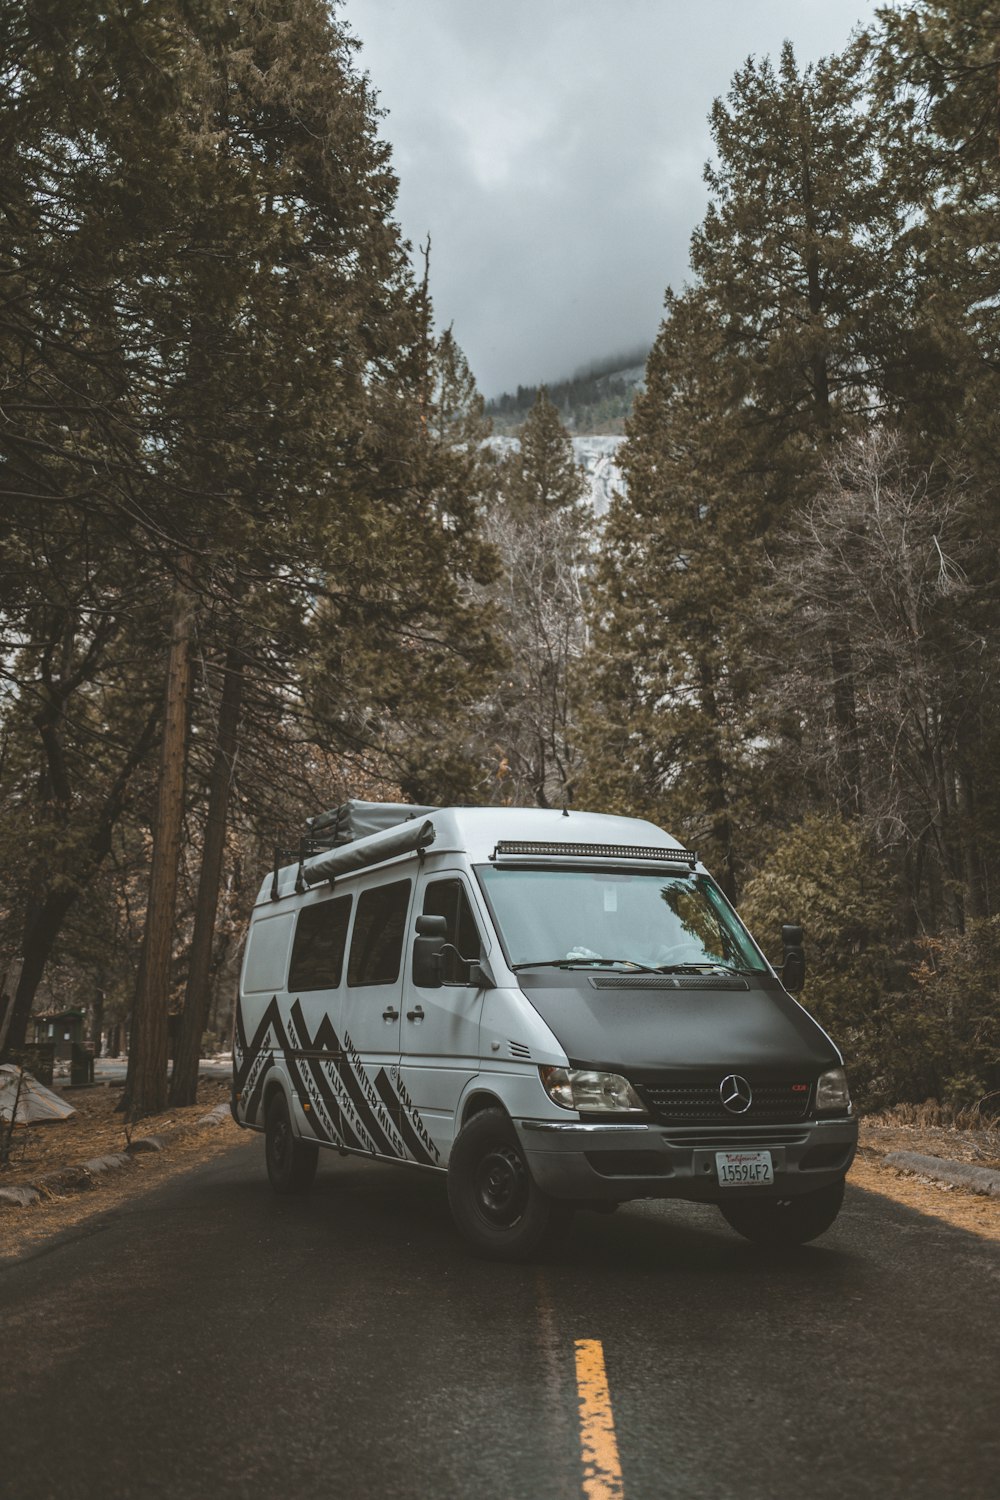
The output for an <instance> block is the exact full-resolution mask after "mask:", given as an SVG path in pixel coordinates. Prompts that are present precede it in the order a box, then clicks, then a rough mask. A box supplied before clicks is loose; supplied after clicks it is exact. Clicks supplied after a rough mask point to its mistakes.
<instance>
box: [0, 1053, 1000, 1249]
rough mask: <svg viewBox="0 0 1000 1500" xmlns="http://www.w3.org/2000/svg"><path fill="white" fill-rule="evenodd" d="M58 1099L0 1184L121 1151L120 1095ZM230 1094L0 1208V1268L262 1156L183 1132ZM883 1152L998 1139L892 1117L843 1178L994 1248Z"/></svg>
mask: <svg viewBox="0 0 1000 1500" xmlns="http://www.w3.org/2000/svg"><path fill="white" fill-rule="evenodd" d="M61 1092H62V1093H63V1095H64V1097H65V1098H66V1099H67V1100H68V1101H69V1102H70V1103H71V1104H73V1105H74V1106H75V1108H76V1114H75V1115H73V1116H71V1118H70V1119H69V1120H66V1121H64V1122H62V1123H58V1124H51V1125H40V1126H37V1127H35V1128H33V1129H30V1130H22V1129H18V1130H17V1131H15V1137H14V1150H13V1155H12V1159H11V1161H10V1163H9V1164H8V1166H7V1167H6V1168H4V1169H0V1187H12V1186H15V1185H18V1184H24V1183H31V1182H34V1181H36V1180H37V1179H38V1178H39V1177H40V1176H43V1175H44V1174H46V1173H49V1172H54V1171H58V1170H59V1169H60V1168H61V1167H68V1166H75V1165H77V1164H79V1163H80V1162H85V1161H89V1160H90V1159H91V1158H93V1157H96V1156H107V1155H110V1154H113V1153H116V1152H120V1151H124V1150H125V1147H126V1145H127V1144H128V1132H127V1131H126V1127H125V1122H124V1120H123V1118H122V1116H121V1115H120V1114H116V1113H115V1106H116V1104H117V1103H118V1101H119V1099H120V1097H121V1090H120V1089H115V1088H109V1087H107V1086H100V1085H99V1086H97V1087H95V1088H88V1089H64V1090H62V1091H61ZM228 1097H229V1084H228V1081H227V1080H225V1079H202V1081H201V1082H200V1084H199V1086H198V1102H197V1104H194V1105H191V1106H190V1107H189V1108H187V1109H171V1110H168V1111H167V1112H166V1113H165V1114H162V1115H157V1116H154V1117H152V1118H150V1119H147V1120H144V1121H143V1122H142V1123H141V1125H140V1126H139V1127H136V1128H135V1129H134V1130H133V1132H132V1134H134V1135H153V1134H155V1135H163V1136H165V1137H166V1138H167V1144H166V1147H165V1149H164V1150H163V1151H159V1152H142V1153H139V1154H137V1155H136V1156H135V1157H134V1165H132V1166H129V1167H127V1168H125V1169H124V1170H122V1171H120V1172H114V1173H111V1174H109V1175H108V1176H106V1177H101V1178H99V1179H97V1180H96V1181H95V1183H94V1186H93V1188H92V1189H91V1190H90V1191H87V1192H83V1193H74V1194H71V1195H66V1196H55V1195H54V1196H49V1197H47V1198H45V1199H44V1200H43V1201H42V1202H40V1203H35V1204H31V1205H29V1206H28V1207H26V1208H13V1207H6V1206H0V1261H3V1260H10V1259H12V1258H14V1257H15V1256H17V1255H20V1254H22V1253H24V1252H25V1251H29V1252H30V1251H31V1250H32V1249H34V1248H37V1247H38V1246H39V1245H41V1244H42V1243H43V1242H44V1240H46V1239H47V1238H49V1237H50V1236H51V1235H54V1234H57V1233H59V1232H60V1231H62V1230H65V1229H70V1228H73V1227H74V1226H76V1225H79V1224H81V1223H83V1222H85V1221H86V1220H87V1219H89V1218H91V1217H93V1216H94V1215H96V1214H98V1213H103V1212H104V1211H105V1210H107V1209H109V1208H113V1207H114V1206H115V1205H116V1204H118V1203H121V1202H123V1201H124V1200H125V1199H127V1198H130V1197H133V1196H135V1195H136V1194H138V1193H143V1192H148V1191H149V1189H150V1188H152V1187H155V1186H157V1185H158V1184H159V1183H160V1182H163V1181H165V1180H166V1179H167V1178H168V1177H173V1176H175V1175H177V1174H178V1173H179V1172H184V1171H187V1170H188V1169H189V1168H190V1167H192V1166H195V1165H197V1164H198V1163H200V1162H202V1161H206V1160H208V1159H209V1158H210V1157H212V1156H215V1155H217V1154H218V1153H219V1152H221V1151H225V1150H227V1149H228V1148H229V1147H231V1146H233V1145H240V1144H241V1145H242V1146H244V1147H245V1148H246V1149H247V1150H250V1151H256V1153H257V1154H258V1155H261V1143H260V1138H259V1136H257V1135H256V1134H253V1133H252V1132H249V1131H241V1130H239V1129H238V1128H237V1127H236V1126H235V1125H234V1124H233V1122H232V1120H231V1119H230V1118H229V1117H228V1116H227V1117H226V1118H225V1119H224V1120H223V1122H222V1124H220V1125H212V1126H202V1127H200V1128H194V1129H190V1128H187V1127H190V1126H191V1125H193V1124H194V1123H195V1122H196V1121H197V1120H199V1119H200V1118H201V1117H202V1116H204V1115H205V1114H206V1113H207V1111H209V1110H211V1109H213V1108H214V1107H215V1106H216V1105H217V1104H220V1103H222V1102H223V1101H225V1100H227V1099H228ZM891 1151H917V1152H920V1153H921V1154H922V1155H925V1156H940V1157H946V1158H948V1159H950V1160H952V1161H965V1162H972V1163H974V1164H976V1165H978V1166H988V1167H995V1168H997V1169H998V1170H1000V1132H998V1131H987V1130H956V1129H954V1128H950V1127H947V1126H943V1125H934V1124H928V1123H926V1122H924V1121H922V1120H915V1121H909V1122H907V1121H906V1120H905V1119H900V1118H899V1117H895V1118H894V1117H892V1116H881V1117H871V1118H868V1119H863V1120H862V1121H861V1144H860V1149H859V1152H858V1157H857V1160H856V1161H855V1163H854V1166H853V1167H852V1169H851V1174H850V1181H851V1182H852V1183H854V1184H855V1185H856V1186H858V1187H860V1188H863V1189H865V1190H866V1191H867V1192H872V1193H880V1194H881V1195H883V1196H884V1197H888V1198H893V1199H895V1200H896V1201H897V1202H899V1203H904V1204H906V1205H907V1206H908V1207H910V1208H914V1209H916V1210H918V1212H920V1213H923V1214H928V1215H930V1216H931V1217H933V1218H936V1219H943V1220H945V1221H946V1222H947V1223H949V1224H954V1225H956V1226H957V1227H959V1228H961V1229H965V1230H968V1231H970V1232H971V1233H973V1234H976V1235H979V1236H981V1237H982V1238H984V1239H989V1240H994V1241H996V1242H998V1243H1000V1198H986V1197H982V1196H981V1195H979V1194H976V1193H972V1192H968V1191H966V1190H965V1189H963V1188H957V1187H950V1186H944V1185H940V1184H937V1183H934V1182H932V1181H930V1180H929V1179H927V1178H924V1177H918V1176H914V1175H912V1174H909V1173H902V1172H899V1171H897V1170H896V1169H895V1168H893V1167H887V1166H885V1165H884V1162H883V1158H884V1157H885V1155H886V1154H887V1153H888V1152H891Z"/></svg>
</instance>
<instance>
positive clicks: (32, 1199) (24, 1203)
mask: <svg viewBox="0 0 1000 1500" xmlns="http://www.w3.org/2000/svg"><path fill="white" fill-rule="evenodd" d="M40 1197H41V1194H40V1193H39V1192H37V1191H36V1190H35V1189H34V1188H33V1187H27V1186H25V1187H8V1188H0V1208H27V1207H28V1205H29V1203H37V1202H38V1200H39V1198H40Z"/></svg>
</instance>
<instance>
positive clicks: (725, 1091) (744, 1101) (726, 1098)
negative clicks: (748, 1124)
mask: <svg viewBox="0 0 1000 1500" xmlns="http://www.w3.org/2000/svg"><path fill="white" fill-rule="evenodd" d="M719 1098H720V1099H721V1100H722V1103H723V1107H724V1108H725V1109H728V1110H729V1112H730V1114H733V1115H745V1114H746V1112H747V1110H748V1109H749V1108H750V1105H751V1103H752V1102H753V1090H752V1089H751V1087H750V1085H749V1084H748V1083H747V1081H746V1079H745V1078H741V1077H740V1075H739V1074H738V1073H727V1074H726V1076H725V1078H724V1079H723V1080H722V1082H721V1083H720V1084H719Z"/></svg>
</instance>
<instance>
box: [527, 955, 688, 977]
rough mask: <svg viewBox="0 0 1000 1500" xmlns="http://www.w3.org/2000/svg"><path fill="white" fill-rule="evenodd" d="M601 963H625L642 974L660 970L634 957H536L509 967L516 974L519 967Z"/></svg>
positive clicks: (573, 965) (599, 964)
mask: <svg viewBox="0 0 1000 1500" xmlns="http://www.w3.org/2000/svg"><path fill="white" fill-rule="evenodd" d="M602 964H603V965H604V966H605V967H607V966H608V965H610V964H626V965H627V966H628V967H629V968H630V969H639V970H640V971H641V972H642V973H643V974H658V973H660V972H661V971H660V970H659V969H655V968H654V967H653V965H652V964H641V963H639V962H638V960H637V959H634V958H537V959H531V960H529V961H528V962H526V963H522V964H511V969H512V970H513V971H514V973H515V974H516V973H517V972H518V970H519V969H572V968H576V966H577V965H585V966H587V967H588V968H600V967H601V965H602Z"/></svg>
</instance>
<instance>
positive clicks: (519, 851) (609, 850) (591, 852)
mask: <svg viewBox="0 0 1000 1500" xmlns="http://www.w3.org/2000/svg"><path fill="white" fill-rule="evenodd" d="M493 858H494V859H504V858H507V859H511V858H513V859H538V858H541V859H551V858H556V859H643V860H647V861H652V862H654V863H656V864H658V865H689V866H690V867H691V868H692V869H693V868H694V866H695V865H696V864H697V862H698V856H697V854H696V853H695V851H694V850H693V849H663V848H657V847H656V846H654V845H651V844H650V845H647V844H544V843H534V842H531V841H528V840H521V839H518V840H512V839H504V840H502V842H500V843H498V844H497V846H496V848H495V849H494V851H493Z"/></svg>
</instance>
